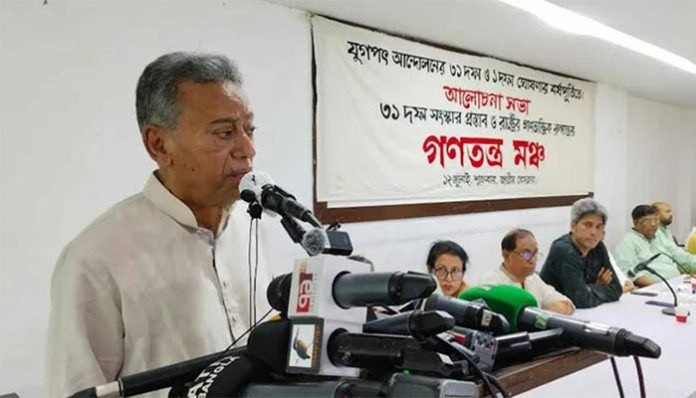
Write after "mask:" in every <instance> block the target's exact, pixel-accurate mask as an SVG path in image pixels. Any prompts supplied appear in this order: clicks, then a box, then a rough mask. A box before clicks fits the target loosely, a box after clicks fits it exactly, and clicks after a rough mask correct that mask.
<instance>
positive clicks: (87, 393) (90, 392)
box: [70, 347, 246, 398]
mask: <svg viewBox="0 0 696 398" xmlns="http://www.w3.org/2000/svg"><path fill="white" fill-rule="evenodd" d="M244 351H246V347H239V348H233V349H231V350H225V351H220V352H216V353H214V354H209V355H205V356H202V357H198V358H194V359H190V360H188V361H184V362H179V363H175V364H172V365H167V366H162V367H159V368H156V369H152V370H146V371H144V372H140V373H136V374H133V375H129V376H123V377H121V378H119V379H118V380H116V381H112V382H109V383H105V384H102V385H99V386H94V387H89V388H85V389H84V390H81V391H78V392H76V393H74V394H72V395H71V396H70V398H88V397H91V398H105V397H131V396H133V395H138V394H144V393H147V392H151V391H157V390H159V389H162V388H167V387H172V386H174V385H181V384H184V383H186V382H188V381H190V380H192V379H193V378H194V377H196V375H197V374H199V373H200V372H201V371H202V370H203V369H205V368H206V367H207V366H208V365H210V363H211V362H215V361H217V360H219V359H221V358H222V357H230V356H239V355H241V354H242V353H244Z"/></svg>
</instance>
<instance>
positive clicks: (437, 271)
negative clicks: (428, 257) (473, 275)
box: [435, 267, 464, 280]
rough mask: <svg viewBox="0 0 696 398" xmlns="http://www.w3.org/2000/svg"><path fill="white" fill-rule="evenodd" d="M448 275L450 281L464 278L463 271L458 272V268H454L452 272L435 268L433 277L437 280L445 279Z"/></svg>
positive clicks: (442, 268)
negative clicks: (450, 278) (450, 277)
mask: <svg viewBox="0 0 696 398" xmlns="http://www.w3.org/2000/svg"><path fill="white" fill-rule="evenodd" d="M448 275H451V276H452V280H459V279H462V277H463V276H464V271H462V270H460V269H459V268H455V269H453V270H452V271H447V268H445V267H438V268H435V276H437V277H438V278H439V279H447V276H448Z"/></svg>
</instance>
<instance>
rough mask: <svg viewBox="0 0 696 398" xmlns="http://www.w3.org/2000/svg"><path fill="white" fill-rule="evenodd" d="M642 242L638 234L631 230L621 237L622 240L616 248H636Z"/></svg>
mask: <svg viewBox="0 0 696 398" xmlns="http://www.w3.org/2000/svg"><path fill="white" fill-rule="evenodd" d="M639 241H640V239H639V237H638V235H637V234H636V232H635V231H634V230H632V229H629V230H628V231H626V232H624V234H623V236H622V237H621V240H619V243H617V244H616V248H617V249H618V248H620V247H627V246H634V245H636V244H638V243H639Z"/></svg>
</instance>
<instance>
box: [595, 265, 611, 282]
mask: <svg viewBox="0 0 696 398" xmlns="http://www.w3.org/2000/svg"><path fill="white" fill-rule="evenodd" d="M613 276H614V273H613V272H611V271H610V270H609V268H601V269H600V270H599V273H598V274H597V284H599V285H608V284H609V283H611V278H612V277H613Z"/></svg>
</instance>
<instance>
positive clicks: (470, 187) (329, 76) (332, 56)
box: [312, 17, 595, 207]
mask: <svg viewBox="0 0 696 398" xmlns="http://www.w3.org/2000/svg"><path fill="white" fill-rule="evenodd" d="M312 23H313V29H314V50H315V57H316V79H317V98H318V102H317V136H316V143H317V168H316V170H317V171H316V175H317V181H316V184H317V200H318V201H322V202H328V205H329V207H344V206H367V205H375V204H380V205H388V204H404V203H432V202H451V201H464V200H481V199H502V198H521V197H535V196H560V195H576V194H585V193H587V192H589V191H591V190H592V189H591V187H592V175H593V171H594V166H593V164H594V115H593V110H594V92H595V85H594V84H593V83H588V82H584V81H579V80H576V79H570V78H566V77H561V76H558V75H554V74H550V73H545V72H540V71H538V70H535V69H531V68H526V67H520V66H517V65H513V64H510V63H507V62H501V61H498V60H495V59H492V58H486V57H477V56H471V55H464V54H459V53H455V52H451V51H446V50H442V49H438V48H435V47H431V46H427V45H423V44H419V43H415V42H411V41H408V40H404V39H400V38H397V37H393V36H389V35H386V34H382V33H376V32H372V31H369V30H366V29H360V28H355V27H351V26H348V25H344V24H340V23H337V22H333V21H330V20H327V19H325V18H321V17H314V18H313V19H312ZM549 56H552V54H550V55H549Z"/></svg>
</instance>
